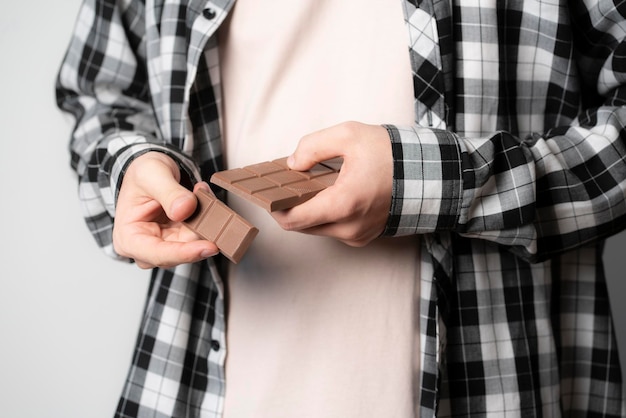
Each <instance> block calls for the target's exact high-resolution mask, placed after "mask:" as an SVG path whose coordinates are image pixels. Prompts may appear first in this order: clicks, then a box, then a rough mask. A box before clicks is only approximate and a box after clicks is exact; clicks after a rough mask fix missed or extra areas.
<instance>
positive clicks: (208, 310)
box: [57, 0, 626, 417]
mask: <svg viewBox="0 0 626 418" xmlns="http://www.w3.org/2000/svg"><path fill="white" fill-rule="evenodd" d="M233 2H234V0H219V1H209V2H205V1H198V0H189V1H182V0H173V1H168V2H164V1H162V0H160V1H159V0H157V1H155V2H153V3H150V7H149V8H146V7H147V6H146V5H145V3H144V2H140V1H135V0H118V1H114V0H98V1H96V0H85V2H84V4H83V6H82V7H81V9H80V13H79V16H78V20H77V24H76V28H75V31H74V36H73V38H72V40H71V44H70V47H69V48H68V52H67V55H66V57H65V60H64V62H63V65H62V67H61V69H60V73H59V79H58V83H57V100H58V103H59V106H60V107H61V108H62V109H64V110H66V111H68V112H71V113H72V114H73V115H74V116H75V117H76V119H77V124H76V129H75V130H74V132H73V135H72V138H71V143H70V150H71V157H72V167H73V168H74V169H75V170H76V172H77V174H78V177H79V195H80V199H81V202H82V205H83V211H84V215H85V219H86V222H87V225H88V226H89V228H90V230H91V232H92V233H93V235H94V237H95V238H96V241H97V242H98V244H99V245H100V246H101V247H102V248H103V249H104V250H105V252H107V253H108V254H110V255H111V256H114V257H117V256H116V254H115V253H114V251H113V248H112V245H111V229H112V225H113V220H114V216H115V198H116V194H117V192H118V191H119V186H120V182H121V179H122V178H123V175H124V170H125V168H126V167H127V166H128V164H129V163H130V162H131V161H132V160H133V159H134V158H136V157H137V156H138V155H140V154H141V153H144V152H147V151H150V150H155V151H159V152H164V153H167V154H169V155H171V156H172V157H173V158H175V159H176V160H177V161H178V162H179V164H180V166H181V169H183V173H184V176H183V177H184V178H185V181H188V182H194V181H197V180H198V179H200V178H208V177H209V176H210V174H211V173H212V172H214V171H216V170H218V169H220V168H221V164H222V162H221V161H222V155H221V154H222V152H221V145H220V144H221V134H220V129H219V123H220V122H219V118H220V116H219V109H220V94H221V91H220V86H219V84H220V79H219V66H218V65H219V63H218V60H217V58H218V56H217V48H216V46H217V44H216V42H217V41H216V37H215V36H214V34H215V31H216V29H217V28H218V27H219V25H220V24H221V22H222V21H223V19H224V18H225V16H226V15H227V13H228V11H229V10H230V8H231V7H232V3H233ZM401 4H402V6H403V8H404V13H405V20H406V26H407V31H408V45H409V48H408V51H409V53H410V58H411V64H412V67H413V81H414V87H415V114H416V116H415V121H416V123H415V125H414V126H407V127H401V126H391V125H388V126H387V129H388V131H389V133H390V137H391V141H392V147H393V155H394V164H395V166H394V190H393V204H392V210H391V214H390V217H389V222H388V225H387V229H386V234H387V235H408V234H421V235H423V238H424V239H423V240H422V241H423V242H424V250H423V251H422V257H423V262H422V271H421V279H420V280H421V304H420V310H421V329H420V331H421V343H422V344H421V345H422V348H421V353H420V355H421V365H422V372H421V375H420V376H417V377H416V379H417V380H418V381H419V382H421V385H420V389H421V390H420V393H418V394H416V399H418V400H419V405H418V406H416V409H419V413H420V416H422V417H431V416H434V415H437V416H497V417H501V416H540V415H541V416H549V417H559V416H563V415H565V416H616V417H617V416H626V410H625V408H624V401H623V388H622V385H621V375H620V367H619V361H618V358H617V349H616V346H615V338H614V333H613V325H612V322H611V315H610V308H609V301H608V297H607V294H606V292H607V290H606V284H605V282H604V273H603V270H602V268H601V248H602V241H601V239H602V238H603V237H605V236H607V235H609V234H611V233H614V232H616V231H618V230H620V229H622V228H623V225H624V221H625V220H626V216H625V213H624V212H625V205H624V193H625V191H624V189H625V184H626V177H625V176H624V173H626V167H625V164H624V161H623V157H622V156H624V155H626V149H624V144H623V141H621V140H620V138H621V137H623V136H624V133H625V132H624V128H623V126H624V122H625V121H626V111H625V110H624V108H623V107H622V106H623V105H624V104H626V88H625V87H622V86H621V82H622V80H624V79H626V78H625V75H626V74H625V73H626V63H625V62H624V58H623V57H624V56H625V54H624V50H625V46H624V45H626V42H625V41H624V39H625V38H626V23H625V19H624V15H625V14H626V11H625V10H624V6H623V4H622V3H616V4H614V3H613V2H611V1H606V0H600V1H595V2H583V1H582V0H580V1H571V2H567V3H566V2H565V1H561V2H559V1H558V0H555V1H553V2H546V1H536V0H529V1H524V2H521V1H520V2H499V1H489V2H487V1H481V2H475V1H466V0H454V1H452V2H450V1H449V0H423V1H409V0H401ZM549 257H551V258H550V259H548V258H549ZM216 261H219V260H218V259H216V260H209V261H208V262H204V263H199V264H196V265H183V266H179V267H177V268H175V269H172V270H155V271H154V272H153V276H152V281H151V286H150V291H149V293H148V297H147V302H146V308H145V313H144V318H143V321H142V324H141V329H140V332H139V335H138V339H137V345H136V351H135V355H134V357H133V361H132V365H131V368H130V371H129V375H128V380H127V383H126V386H125V388H124V391H123V394H122V397H121V400H120V403H119V407H118V410H117V416H119V417H134V416H151V417H191V416H207V417H214V416H215V417H217V416H221V414H222V409H223V397H224V386H225V382H224V361H225V352H226V351H225V349H226V347H225V337H224V330H225V318H224V306H223V295H222V284H221V281H220V280H221V279H220V275H219V273H218V271H217V268H218V265H217V264H216ZM416 355H417V353H416Z"/></svg>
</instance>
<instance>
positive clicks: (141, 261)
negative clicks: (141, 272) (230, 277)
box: [125, 235, 218, 268]
mask: <svg viewBox="0 0 626 418" xmlns="http://www.w3.org/2000/svg"><path fill="white" fill-rule="evenodd" d="M133 241H134V243H131V244H132V246H131V248H133V249H134V251H133V253H132V254H128V255H125V256H127V257H130V258H133V259H134V260H135V262H136V264H137V265H138V266H139V267H141V268H152V267H162V268H169V267H173V266H177V265H179V264H185V263H194V262H197V261H200V260H203V259H205V258H208V257H211V256H214V255H216V254H217V253H218V249H217V246H216V245H215V244H214V243H212V242H210V241H206V240H195V241H190V242H180V241H163V240H162V239H160V238H158V237H154V236H149V235H139V236H136V239H135V240H133Z"/></svg>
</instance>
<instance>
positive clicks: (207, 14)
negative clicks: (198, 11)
mask: <svg viewBox="0 0 626 418" xmlns="http://www.w3.org/2000/svg"><path fill="white" fill-rule="evenodd" d="M202 16H204V17H205V18H206V19H208V20H213V19H215V16H217V13H215V10H213V9H211V8H208V9H204V10H203V11H202Z"/></svg>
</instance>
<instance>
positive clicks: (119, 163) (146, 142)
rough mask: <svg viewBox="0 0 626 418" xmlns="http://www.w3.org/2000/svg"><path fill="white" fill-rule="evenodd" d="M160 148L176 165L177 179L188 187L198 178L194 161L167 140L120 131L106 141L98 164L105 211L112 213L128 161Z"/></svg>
mask: <svg viewBox="0 0 626 418" xmlns="http://www.w3.org/2000/svg"><path fill="white" fill-rule="evenodd" d="M151 151H156V152H162V153H164V154H166V155H168V156H170V157H171V158H172V159H173V160H174V161H176V163H177V164H178V166H179V167H180V175H181V180H180V183H181V184H182V185H183V186H185V187H187V188H189V189H191V188H193V185H194V184H195V183H197V182H198V181H201V175H200V170H199V169H198V167H197V164H195V162H194V161H193V160H192V159H191V158H190V157H189V156H187V155H186V154H184V153H182V152H181V151H180V150H178V149H177V148H175V147H173V146H172V145H170V144H166V143H162V142H154V141H153V140H151V139H150V138H146V137H145V136H144V135H141V134H133V133H121V134H116V137H115V138H112V139H111V140H109V141H108V144H107V153H106V155H107V157H106V158H107V159H108V161H103V162H102V163H101V164H99V165H98V166H99V170H100V171H99V173H98V183H99V185H100V192H101V196H102V200H103V201H104V204H105V206H106V210H107V212H108V213H109V214H110V215H111V216H115V205H116V203H117V197H118V194H119V191H120V188H121V186H122V181H123V179H124V174H125V173H126V170H127V169H128V167H129V165H130V163H131V162H133V161H134V160H135V159H136V158H138V157H139V156H141V155H143V154H145V153H147V152H151Z"/></svg>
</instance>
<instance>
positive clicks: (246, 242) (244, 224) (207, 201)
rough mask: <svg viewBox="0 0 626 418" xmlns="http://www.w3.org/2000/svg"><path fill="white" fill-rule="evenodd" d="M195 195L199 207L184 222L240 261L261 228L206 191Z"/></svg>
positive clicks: (199, 191)
mask: <svg viewBox="0 0 626 418" xmlns="http://www.w3.org/2000/svg"><path fill="white" fill-rule="evenodd" d="M195 195H196V197H197V198H198V207H197V208H196V211H195V212H194V214H193V215H191V216H190V217H189V218H188V219H186V220H185V221H184V222H183V223H184V224H185V225H186V226H187V227H189V228H190V229H191V230H193V231H194V232H195V233H196V234H198V235H200V236H201V237H202V238H204V239H206V240H208V241H212V242H214V243H215V245H217V248H219V250H220V252H221V253H222V254H224V255H225V256H226V257H227V258H228V259H229V260H231V261H232V262H233V263H238V262H239V260H241V257H243V255H244V253H245V252H246V250H247V249H248V247H249V246H250V244H251V243H252V241H253V240H254V238H255V237H256V235H257V234H258V232H259V230H258V229H257V228H255V227H254V226H253V225H252V224H250V223H249V222H248V221H246V220H245V219H244V218H242V217H241V216H239V215H238V214H237V213H235V212H234V211H233V210H232V209H230V208H229V207H228V206H226V205H225V204H224V203H222V202H221V201H220V200H219V199H217V198H216V197H215V196H213V195H212V194H211V193H209V192H207V191H206V190H202V189H199V190H198V191H196V193H195Z"/></svg>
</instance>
